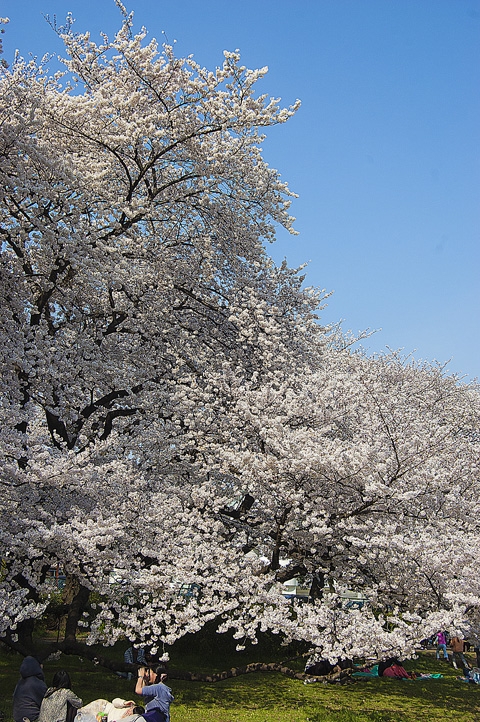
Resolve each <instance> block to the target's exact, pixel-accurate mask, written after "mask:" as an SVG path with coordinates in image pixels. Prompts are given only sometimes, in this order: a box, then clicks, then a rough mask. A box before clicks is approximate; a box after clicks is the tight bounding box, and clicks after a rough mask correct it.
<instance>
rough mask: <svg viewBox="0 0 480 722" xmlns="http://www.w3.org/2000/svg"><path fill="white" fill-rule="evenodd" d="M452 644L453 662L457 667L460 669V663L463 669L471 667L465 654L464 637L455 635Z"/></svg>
mask: <svg viewBox="0 0 480 722" xmlns="http://www.w3.org/2000/svg"><path fill="white" fill-rule="evenodd" d="M450 646H451V648H452V664H453V666H454V667H455V669H458V666H457V665H460V666H461V668H462V669H470V665H469V664H468V662H467V660H466V659H465V657H464V655H463V638H462V637H460V636H459V635H455V637H452V638H451V640H450Z"/></svg>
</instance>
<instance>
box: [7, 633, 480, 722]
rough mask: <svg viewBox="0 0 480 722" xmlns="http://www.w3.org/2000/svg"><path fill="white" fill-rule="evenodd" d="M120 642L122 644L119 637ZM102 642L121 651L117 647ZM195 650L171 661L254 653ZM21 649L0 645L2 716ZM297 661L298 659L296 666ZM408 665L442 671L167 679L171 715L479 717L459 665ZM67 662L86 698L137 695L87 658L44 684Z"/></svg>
mask: <svg viewBox="0 0 480 722" xmlns="http://www.w3.org/2000/svg"><path fill="white" fill-rule="evenodd" d="M123 646H125V645H123ZM123 646H122V647H121V648H118V649H117V650H114V649H110V650H108V654H109V656H111V657H112V658H118V659H121V657H122V650H123ZM217 651H218V654H216V649H215V647H214V646H212V645H210V647H209V646H207V647H204V646H203V647H202V648H201V649H200V650H198V649H195V648H193V647H190V648H188V646H187V645H186V644H184V645H183V647H179V648H178V649H177V650H175V649H173V650H172V653H171V657H172V661H171V669H172V673H174V670H175V669H190V670H191V671H200V670H201V671H210V672H211V671H214V670H218V669H220V668H223V669H229V668H230V667H233V666H241V665H244V664H246V663H248V662H251V661H254V657H255V655H254V653H253V650H250V652H247V655H246V656H242V655H235V654H233V653H230V652H229V651H228V649H225V648H222V647H221V645H220V644H219V646H218V650H217ZM281 651H282V650H277V654H276V655H275V654H273V651H272V653H271V654H272V655H273V656H270V658H268V657H266V656H265V655H266V654H267V652H266V651H265V649H263V651H262V650H259V652H260V653H261V654H263V655H264V656H263V658H262V657H261V656H260V654H257V655H256V660H257V661H259V660H261V661H265V662H268V661H278V659H279V656H278V654H280V652H281ZM20 662H21V657H19V656H17V655H12V654H10V653H8V652H7V651H5V650H0V719H2V717H3V722H11V710H12V706H11V698H12V694H13V689H14V687H15V684H16V682H17V679H18V669H19V666H20ZM300 665H303V662H302V661H301V660H299V661H298V662H297V664H296V666H297V668H298V667H299V666H300ZM406 666H407V667H408V668H409V669H415V670H418V671H423V672H426V671H428V672H441V673H442V674H443V675H444V677H443V678H442V679H432V680H414V681H396V680H392V679H385V678H384V679H361V680H359V681H357V682H356V683H355V684H352V685H346V686H340V685H331V684H321V683H316V684H309V685H304V684H303V682H302V681H300V680H295V679H290V678H288V677H286V676H283V675H281V674H279V673H273V672H264V673H254V674H248V675H243V676H239V677H234V678H230V679H228V680H224V681H222V682H216V683H200V682H186V681H181V680H176V679H171V680H170V682H169V684H170V685H171V687H172V689H173V693H174V695H175V702H174V703H173V705H172V710H171V712H172V722H205V720H208V722H423V721H425V722H427V721H428V722H445V721H448V720H455V722H480V686H477V685H472V684H465V683H463V682H461V681H459V680H458V679H457V676H458V671H457V670H455V669H453V668H452V667H450V666H448V665H447V664H446V663H444V662H443V661H437V660H436V659H435V656H434V655H433V654H432V653H431V652H427V653H422V654H421V655H420V657H419V659H417V660H412V661H411V662H410V663H406ZM64 668H65V669H67V670H68V671H69V673H70V675H71V677H72V680H73V684H72V686H73V689H74V691H75V692H76V693H77V694H79V695H80V696H81V697H82V699H83V700H84V701H85V702H90V701H91V700H92V699H96V698H98V697H104V698H106V699H113V698H114V697H124V698H126V699H132V698H133V699H135V695H134V692H133V687H134V684H135V681H134V680H133V681H128V680H124V679H121V678H119V677H117V676H115V675H114V674H113V673H111V672H108V671H105V670H103V669H102V668H100V667H97V666H95V665H94V664H93V663H92V662H90V661H88V660H80V659H78V658H76V657H65V656H64V657H62V658H61V659H60V660H58V661H55V662H47V663H46V664H45V668H44V669H45V676H46V680H47V684H48V683H49V682H50V681H51V678H52V676H53V674H54V672H55V671H57V670H58V669H64Z"/></svg>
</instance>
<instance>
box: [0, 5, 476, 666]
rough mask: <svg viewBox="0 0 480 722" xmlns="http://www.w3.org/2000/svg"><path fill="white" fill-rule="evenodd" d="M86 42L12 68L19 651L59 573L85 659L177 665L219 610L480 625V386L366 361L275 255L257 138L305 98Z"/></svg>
mask: <svg viewBox="0 0 480 722" xmlns="http://www.w3.org/2000/svg"><path fill="white" fill-rule="evenodd" d="M62 37H63V40H64V42H65V47H66V51H67V53H68V58H67V59H66V60H65V65H66V69H67V72H66V75H62V74H57V75H56V76H55V77H53V78H52V77H50V76H49V75H48V74H47V72H46V71H45V70H44V68H43V67H42V66H37V65H36V64H35V63H34V62H33V61H32V62H29V63H26V62H24V61H23V60H21V59H18V60H17V61H16V62H15V64H14V65H13V67H12V68H11V69H5V68H4V69H3V70H2V71H1V72H2V75H1V84H2V93H1V96H0V97H1V101H0V103H1V107H0V123H1V125H0V143H1V148H0V214H1V215H0V235H1V239H2V245H1V267H0V274H1V278H0V288H1V293H2V304H1V310H0V335H1V343H0V354H1V358H2V368H3V385H2V395H1V406H0V414H1V422H2V423H1V433H0V444H1V447H2V458H3V475H2V489H3V492H2V497H1V499H2V500H1V502H0V521H1V524H0V556H1V558H2V575H1V578H0V636H2V637H3V639H5V640H6V641H7V642H8V643H9V644H11V645H12V646H15V645H17V648H19V649H26V648H27V645H28V642H29V640H30V641H31V631H32V620H33V619H35V618H36V617H38V616H40V615H41V614H42V613H43V612H44V610H45V609H46V608H47V607H48V605H49V596H48V595H49V589H50V587H49V585H48V571H49V569H50V568H51V567H55V566H57V565H58V566H59V567H61V569H62V570H63V571H64V572H65V573H66V575H67V580H68V584H69V591H68V594H69V597H68V600H69V608H68V609H69V613H68V618H67V627H66V640H65V641H64V642H63V643H62V644H63V648H64V649H68V648H69V645H70V648H71V645H72V644H73V643H74V641H75V636H76V632H77V628H78V626H82V625H84V626H85V627H86V629H87V630H88V633H89V641H90V642H94V641H102V642H105V643H113V642H114V641H115V640H116V639H118V638H119V637H120V636H121V635H126V636H127V637H129V638H130V639H137V640H146V641H147V642H148V643H149V644H150V645H152V646H153V647H154V648H155V647H156V646H158V644H160V643H161V642H164V643H171V642H173V641H174V640H175V639H176V638H178V637H179V636H181V635H182V634H185V633H186V632H191V631H195V630H197V629H199V628H201V626H202V625H203V624H205V622H207V621H209V620H211V619H217V620H218V624H219V629H220V631H222V630H227V629H229V628H233V629H234V630H235V636H236V638H237V639H238V640H239V645H240V646H242V644H243V641H242V640H244V639H248V638H249V639H252V640H255V638H256V634H257V633H258V631H259V630H265V629H271V630H273V631H275V632H279V633H282V634H283V635H284V636H285V637H286V638H287V639H289V638H299V639H305V640H308V641H310V642H311V643H312V645H314V646H316V647H318V648H320V649H321V650H322V653H323V654H324V655H326V656H329V657H331V658H332V659H333V658H334V657H338V656H346V655H353V654H355V655H362V654H365V653H367V652H368V653H371V652H372V649H374V650H376V651H377V652H378V654H382V653H383V652H386V651H389V652H401V651H403V652H408V651H410V650H411V649H412V645H413V644H414V642H415V640H418V639H419V638H420V637H422V636H426V635H427V634H428V633H431V632H432V631H435V630H436V628H437V627H439V626H441V625H442V626H445V625H448V624H450V625H454V624H458V623H460V622H462V623H464V622H465V615H466V613H467V610H468V609H473V608H475V607H476V606H477V605H478V601H479V593H480V589H479V586H478V585H479V583H478V564H477V561H476V560H477V558H478V546H479V539H478V528H477V527H478V525H477V523H476V520H477V518H478V511H479V510H478V503H479V502H478V498H479V494H478V465H479V458H478V414H479V397H478V391H477V390H476V389H475V388H470V387H467V386H464V385H462V384H459V383H458V380H457V379H454V378H445V377H444V376H443V375H442V373H441V371H440V370H439V369H437V368H435V367H428V366H415V365H413V364H406V363H403V362H402V361H401V360H400V359H399V358H398V357H397V356H396V355H390V356H385V357H381V358H377V359H367V358H365V357H364V356H362V355H361V354H359V353H352V351H351V350H349V348H348V347H347V346H346V344H345V343H344V342H343V340H342V338H341V337H340V336H339V335H337V334H335V333H330V334H329V333H327V332H326V330H325V329H323V328H322V327H321V326H319V325H318V324H317V323H316V317H315V310H316V309H317V308H318V306H319V303H320V302H321V299H322V294H321V293H319V292H315V291H313V290H311V289H305V288H304V287H303V285H302V284H303V278H302V277H301V276H300V275H299V273H298V272H297V271H295V270H292V269H289V268H288V267H287V265H286V264H283V265H282V266H281V267H276V266H275V265H274V263H273V262H272V261H271V260H270V259H269V257H268V256H267V254H266V252H265V248H264V246H265V242H266V241H271V240H273V239H274V230H275V224H282V225H283V226H285V227H286V228H288V229H289V230H292V220H293V219H292V218H291V217H290V215H289V212H288V209H289V202H290V197H291V196H292V193H291V192H290V191H289V189H288V186H287V185H286V184H285V183H283V182H282V181H281V180H280V178H279V175H278V173H277V172H276V171H275V170H272V169H271V168H269V167H268V165H267V164H266V163H265V161H264V160H263V158H262V155H261V142H262V136H261V134H260V133H261V129H262V128H264V127H268V126H271V125H273V124H276V123H282V122H284V121H286V120H287V119H288V118H289V117H290V116H291V115H292V113H293V112H295V110H296V107H297V105H298V104H296V105H295V106H294V107H292V108H290V109H287V110H286V109H281V108H280V106H279V103H278V101H276V100H269V99H268V98H267V97H266V96H264V95H261V96H258V95H256V91H255V83H256V82H257V81H258V80H259V79H261V78H262V77H263V76H264V74H265V72H266V70H265V69H262V70H259V71H250V70H247V69H246V68H244V67H243V66H241V65H240V58H239V56H238V54H237V53H225V59H224V62H223V65H222V67H221V68H217V69H216V70H215V71H213V72H211V71H207V70H205V69H204V68H201V67H200V66H198V65H197V64H196V63H195V62H194V61H193V60H192V59H191V58H186V59H179V58H176V57H175V55H174V53H173V50H172V48H171V47H169V46H165V47H163V49H161V50H160V49H159V48H158V47H157V44H156V43H155V42H154V41H151V42H149V43H147V42H146V33H145V31H142V32H141V33H139V34H138V35H133V34H132V19H131V17H127V16H125V18H124V22H123V25H122V28H121V30H120V31H119V33H118V34H117V36H116V37H115V38H114V39H113V40H109V39H108V38H107V37H103V40H102V43H101V44H100V45H98V44H95V43H94V42H93V41H92V40H91V39H90V36H89V35H88V34H84V35H75V34H74V33H73V32H72V31H71V28H67V30H65V32H64V33H63V34H62ZM292 232H293V231H292ZM294 577H301V578H302V579H305V580H307V582H308V584H309V586H310V601H309V603H301V602H299V601H297V600H293V601H292V600H287V599H286V598H285V596H284V594H283V591H284V590H283V587H282V583H283V582H284V581H285V580H288V579H292V578H294ZM347 590H350V591H351V590H353V591H357V592H359V593H361V595H362V599H364V600H367V601H368V603H366V604H365V605H364V606H363V607H362V608H361V609H350V608H348V605H346V604H345V602H344V597H345V593H346V591H347ZM92 591H94V592H96V595H95V599H96V602H95V604H94V603H93V602H92V599H91V598H90V597H91V594H90V593H91V592H92Z"/></svg>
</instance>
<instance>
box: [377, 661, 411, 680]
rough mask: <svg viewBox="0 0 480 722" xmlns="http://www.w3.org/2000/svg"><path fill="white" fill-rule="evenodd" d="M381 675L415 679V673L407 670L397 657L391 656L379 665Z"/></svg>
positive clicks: (379, 674)
mask: <svg viewBox="0 0 480 722" xmlns="http://www.w3.org/2000/svg"><path fill="white" fill-rule="evenodd" d="M378 676H379V677H393V678H394V679H415V674H414V673H410V672H407V670H406V669H405V667H404V666H403V665H402V663H401V662H400V660H399V659H397V657H389V658H388V659H386V660H385V661H384V662H380V664H379V665H378Z"/></svg>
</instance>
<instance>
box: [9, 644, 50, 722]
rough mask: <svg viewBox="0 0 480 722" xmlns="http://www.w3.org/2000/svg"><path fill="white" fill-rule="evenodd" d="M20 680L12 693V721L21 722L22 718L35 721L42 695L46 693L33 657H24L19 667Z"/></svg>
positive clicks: (37, 664)
mask: <svg viewBox="0 0 480 722" xmlns="http://www.w3.org/2000/svg"><path fill="white" fill-rule="evenodd" d="M20 675H21V677H22V679H21V680H20V681H19V682H18V684H17V686H16V687H15V692H14V693H13V719H14V720H15V722H22V720H23V718H24V717H27V719H29V720H32V721H33V720H36V719H37V717H38V715H39V714H40V705H41V704H42V699H43V695H44V694H45V692H46V691H47V685H46V684H45V677H44V676H43V671H42V668H41V666H40V663H39V662H38V661H37V660H36V659H35V657H25V659H24V660H23V662H22V664H21V665H20Z"/></svg>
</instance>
